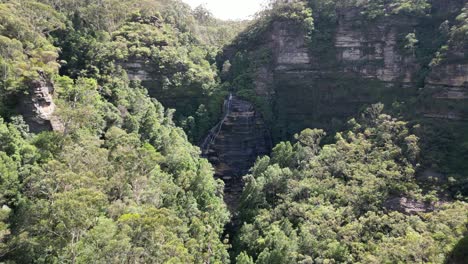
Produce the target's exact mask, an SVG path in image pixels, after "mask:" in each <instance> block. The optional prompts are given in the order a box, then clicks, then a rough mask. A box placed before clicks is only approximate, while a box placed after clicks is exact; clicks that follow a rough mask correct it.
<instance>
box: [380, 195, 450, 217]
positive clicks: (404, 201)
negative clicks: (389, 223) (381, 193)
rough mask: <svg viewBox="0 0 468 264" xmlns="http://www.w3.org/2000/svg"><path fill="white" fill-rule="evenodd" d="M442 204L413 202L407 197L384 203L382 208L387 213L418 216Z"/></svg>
mask: <svg viewBox="0 0 468 264" xmlns="http://www.w3.org/2000/svg"><path fill="white" fill-rule="evenodd" d="M442 204H443V203H442V202H437V203H431V202H421V201H417V200H413V199H410V198H407V197H394V198H391V199H388V200H387V201H385V202H384V205H383V206H384V208H385V209H386V210H389V211H398V212H400V213H403V214H409V215H412V214H418V213H427V212H432V211H434V210H435V209H436V207H437V206H440V205H442Z"/></svg>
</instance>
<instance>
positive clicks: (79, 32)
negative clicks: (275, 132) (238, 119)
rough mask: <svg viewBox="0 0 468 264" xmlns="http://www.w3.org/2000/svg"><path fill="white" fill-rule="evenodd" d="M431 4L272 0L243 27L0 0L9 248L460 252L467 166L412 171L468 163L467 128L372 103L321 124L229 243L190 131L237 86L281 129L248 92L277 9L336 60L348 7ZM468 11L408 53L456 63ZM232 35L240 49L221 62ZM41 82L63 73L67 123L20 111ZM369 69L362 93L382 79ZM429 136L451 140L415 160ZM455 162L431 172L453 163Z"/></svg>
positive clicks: (110, 256) (45, 257)
mask: <svg viewBox="0 0 468 264" xmlns="http://www.w3.org/2000/svg"><path fill="white" fill-rule="evenodd" d="M430 3H431V1H426V0H378V1H354V0H342V1H337V0H308V1H293V2H292V3H285V1H271V3H270V6H269V8H268V9H266V10H264V11H262V12H260V13H259V14H258V17H257V19H256V20H255V22H253V23H250V24H249V25H248V26H247V24H246V22H244V21H221V20H218V19H216V18H214V17H213V15H212V14H210V13H209V11H207V10H206V9H205V8H204V7H202V6H201V7H198V8H196V9H195V10H191V9H190V7H189V6H188V5H186V4H184V3H183V2H182V1H180V0H128V1H121V0H87V1H81V0H2V1H0V262H1V263H4V262H5V263H177V264H178V263H229V262H230V261H232V260H234V261H235V262H236V263H245V264H247V263H249V264H250V263H414V262H417V263H419V262H431V263H442V262H444V261H445V260H450V259H451V260H459V259H463V257H464V256H465V255H466V253H465V252H464V251H465V249H466V244H467V242H466V234H467V222H466V220H467V215H466V212H467V210H468V207H467V205H466V204H465V203H463V202H461V201H457V202H454V201H453V200H450V199H453V198H455V199H458V200H464V199H466V197H465V194H466V193H467V192H468V191H467V190H468V187H467V186H468V180H466V178H465V177H463V175H462V174H463V173H464V172H463V173H461V172H460V173H458V174H456V175H450V174H449V175H450V177H448V180H447V181H444V184H443V185H441V184H440V183H439V182H438V181H437V180H438V179H434V183H428V182H426V185H423V184H421V182H418V181H417V180H416V179H415V175H416V172H417V171H418V169H420V168H421V166H425V167H429V165H428V163H429V164H430V163H435V164H442V163H443V162H444V161H447V160H449V161H450V164H445V165H446V166H445V167H451V168H452V167H456V168H458V171H462V170H464V169H465V168H466V166H467V165H466V164H465V163H464V160H462V161H460V158H459V157H455V156H464V155H465V156H466V154H467V150H468V148H467V146H466V145H464V144H460V145H461V146H453V142H454V141H456V139H457V138H460V137H465V138H466V135H462V134H463V131H465V130H464V129H465V128H463V126H464V125H460V127H462V128H463V129H460V130H459V131H456V130H457V127H455V126H453V127H452V129H450V131H449V129H446V128H445V127H443V124H441V126H440V130H439V131H435V130H430V129H427V130H425V126H423V127H422V128H421V127H420V126H413V127H412V126H410V125H409V124H407V123H406V122H403V121H400V120H398V119H395V118H392V117H391V116H389V115H386V114H383V113H382V108H383V106H382V105H380V104H379V105H374V106H373V107H371V108H369V109H368V110H367V111H365V112H364V114H363V116H362V118H360V119H357V120H356V119H352V120H350V121H349V122H348V123H347V126H348V130H347V131H345V132H341V133H337V134H336V135H335V137H334V140H333V139H332V137H330V136H328V137H327V138H326V140H327V144H323V141H324V138H325V137H326V133H325V132H324V131H322V130H318V129H313V130H312V129H307V130H304V131H303V132H301V133H300V134H297V135H296V136H295V139H296V142H295V143H290V142H281V143H279V144H278V145H277V146H276V147H275V148H274V149H273V151H272V155H271V157H262V158H259V159H258V161H257V162H256V164H255V166H254V167H253V168H252V170H251V174H249V175H247V176H246V177H245V182H246V186H245V189H244V192H243V195H242V204H241V206H240V211H239V215H240V220H241V221H242V223H243V224H242V226H241V229H240V231H239V233H238V236H237V237H236V240H235V241H234V242H233V245H232V248H233V250H232V251H233V253H234V254H231V256H229V254H228V249H229V248H231V246H230V245H228V244H227V241H224V239H223V233H224V232H225V231H224V226H225V225H226V223H227V222H228V221H229V213H228V211H227V209H226V205H225V204H224V202H223V189H224V184H223V182H222V181H220V180H215V179H214V178H213V174H214V173H213V168H212V166H211V165H210V164H209V163H208V161H207V160H206V159H202V158H201V157H200V150H199V148H197V147H195V146H193V145H192V144H191V143H190V142H192V143H198V142H199V141H200V139H201V138H202V137H203V136H204V135H205V134H206V131H207V130H208V129H209V128H210V127H211V126H212V125H213V124H214V123H216V122H217V120H218V118H219V115H220V111H221V105H222V100H223V98H224V97H225V96H226V95H227V94H228V93H229V92H236V93H237V94H236V95H237V96H239V97H243V98H246V99H248V100H251V101H253V102H255V104H256V105H257V106H258V107H259V109H260V110H261V111H262V112H263V114H264V118H265V119H266V121H267V124H268V125H270V126H271V127H273V125H274V124H273V123H274V120H275V119H274V117H273V115H274V114H275V112H273V111H272V110H271V108H269V107H270V105H269V104H270V103H271V102H270V101H268V98H266V97H259V96H257V95H256V94H255V92H254V88H255V86H254V76H253V73H254V71H255V69H257V67H259V66H261V65H269V64H270V63H271V60H272V51H271V50H269V49H268V48H263V49H261V50H258V51H257V52H256V53H252V52H251V48H252V47H255V45H258V44H262V43H263V42H264V41H265V39H264V38H262V36H263V34H264V33H265V32H267V31H268V30H270V29H272V28H274V27H275V23H276V22H278V21H280V22H285V23H286V24H288V25H290V26H291V28H292V29H295V30H297V31H300V32H302V33H304V34H306V35H307V42H308V43H307V44H308V45H309V46H310V47H315V48H316V52H317V53H320V54H319V55H320V56H319V57H320V58H321V59H327V58H330V57H329V55H330V54H331V53H330V49H329V48H327V45H328V44H329V41H331V40H332V38H333V34H332V33H333V30H334V29H335V26H336V22H337V16H338V10H339V9H340V8H342V7H350V6H352V7H357V8H360V10H361V11H362V12H361V13H359V16H362V17H363V18H365V19H367V21H369V22H372V21H373V20H376V19H385V17H389V16H414V17H417V18H418V19H419V18H427V13H428V12H429V10H430V9H431V4H430ZM467 13H468V9H466V8H465V9H464V10H463V11H462V12H461V14H460V15H459V16H458V17H457V18H456V20H454V21H447V22H443V23H442V24H441V25H440V28H439V30H440V32H441V36H440V38H437V40H436V41H434V42H430V41H429V42H428V41H426V40H427V38H428V36H429V34H426V35H425V34H424V33H425V32H424V31H422V30H419V29H415V30H414V29H412V31H410V32H406V34H404V36H401V42H402V43H401V44H402V45H401V46H402V49H404V50H405V52H407V53H408V54H412V55H413V56H414V57H416V58H417V59H421V60H425V61H428V62H429V60H430V59H433V56H432V55H433V53H434V52H435V50H437V49H438V50H439V53H438V55H437V56H436V57H435V59H434V60H433V63H432V64H431V66H434V67H435V66H437V65H441V64H443V63H445V62H446V61H447V60H448V59H453V58H452V57H451V54H450V52H448V50H458V49H465V48H466V47H465V46H466V43H467V38H466V36H467V21H468V20H467ZM438 23H440V22H438ZM244 28H246V29H245V30H243V29H244ZM240 31H242V33H240V34H239V35H238V33H239V32H240ZM421 32H423V33H421ZM429 37H430V36H429ZM439 42H440V43H443V44H445V45H443V44H440V43H439ZM427 43H428V44H427ZM228 44H232V46H231V47H236V49H237V51H238V52H236V54H234V55H233V57H232V58H231V60H230V61H221V62H220V61H217V59H219V58H220V57H223V56H218V55H219V52H220V49H221V48H222V47H223V46H224V45H228ZM433 51H434V52H433ZM429 57H430V59H428V58H429ZM327 63H330V64H332V63H333V61H332V60H329V61H328V62H327ZM327 65H328V64H327ZM132 68H136V69H132ZM138 75H140V76H138ZM148 76H150V77H148ZM147 77H148V78H147ZM40 81H44V82H47V84H51V86H53V90H54V91H53V98H52V99H53V102H54V106H56V109H55V112H54V117H55V118H57V120H58V122H59V123H60V127H59V128H58V129H57V130H56V131H46V132H42V133H38V134H35V133H31V132H30V130H29V127H28V125H27V124H26V122H25V121H24V120H25V117H26V116H25V117H22V116H21V115H20V113H21V110H20V109H18V108H19V105H20V104H19V102H20V101H21V102H23V101H22V100H24V99H25V98H26V101H27V98H30V96H31V95H32V94H33V93H34V92H35V91H33V89H34V88H37V87H35V86H34V85H35V84H37V83H38V82H40ZM342 81H343V80H342ZM345 81H346V80H345ZM366 82H367V84H368V87H365V88H362V89H361V92H362V93H363V94H365V93H371V92H374V93H379V92H381V91H377V92H376V91H375V90H378V89H374V88H375V87H373V86H372V85H370V83H371V81H367V80H366ZM361 83H362V82H361ZM361 83H359V84H361ZM51 92H52V91H51ZM340 92H341V90H339V89H337V90H336V93H340ZM382 93H383V92H382ZM391 98H393V97H391ZM318 100H320V99H318ZM34 103H36V104H37V102H33V104H34ZM163 104H164V105H165V106H166V107H163ZM167 106H169V107H168V108H167ZM170 108H176V109H177V111H175V110H173V109H170ZM431 128H432V127H431ZM184 130H185V131H184ZM421 130H425V131H423V133H421ZM424 133H425V135H426V136H427V135H430V136H427V137H425V138H424V140H422V141H423V144H421V143H420V141H421V140H420V139H419V138H418V137H417V136H415V134H418V135H419V134H424ZM431 133H433V134H431ZM441 135H443V136H441ZM428 139H430V140H428ZM432 139H436V140H432ZM431 140H432V141H431ZM330 141H333V142H331V143H330ZM448 142H451V143H450V144H449V143H448ZM434 145H435V146H441V145H442V146H444V147H446V149H445V150H440V151H439V149H437V151H430V150H429V152H430V153H432V154H433V155H425V156H424V159H421V149H422V150H423V151H424V150H426V149H427V148H428V146H430V147H432V146H434ZM420 148H421V149H420ZM447 156H450V157H449V158H447ZM452 162H453V164H452ZM462 163H463V164H462ZM437 166H439V165H437ZM434 167H435V166H434ZM445 167H444V166H442V165H440V166H439V167H436V169H438V170H439V171H442V172H444V173H445V172H447V173H451V170H450V169H446V170H445V171H444V169H445ZM440 197H444V198H447V199H446V200H445V199H441V198H440ZM395 203H397V204H396V205H395ZM402 203H403V204H402ZM395 206H396V207H402V208H395ZM403 207H405V208H406V209H407V210H409V211H410V212H404V210H403V209H404V208H403ZM463 236H465V238H463ZM229 242H232V241H229ZM233 256H234V258H232V257H233Z"/></svg>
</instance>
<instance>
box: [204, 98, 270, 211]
mask: <svg viewBox="0 0 468 264" xmlns="http://www.w3.org/2000/svg"><path fill="white" fill-rule="evenodd" d="M225 104H226V105H228V106H227V107H226V108H225V109H226V113H225V117H224V119H223V120H222V121H221V122H220V123H219V125H217V126H216V127H215V128H214V129H213V133H212V134H210V135H209V136H208V138H207V139H205V141H207V142H206V143H205V144H202V149H203V152H204V155H205V156H206V157H207V158H208V160H209V161H210V162H211V163H212V164H213V166H214V167H215V172H216V173H215V176H216V177H217V178H221V179H222V180H223V181H224V183H225V201H226V203H227V204H228V205H229V206H230V207H231V210H235V208H236V207H237V205H238V202H239V198H240V194H241V192H242V187H243V184H242V176H243V175H245V174H246V173H247V172H248V171H249V168H250V167H251V166H252V165H253V164H254V162H255V160H256V159H257V157H259V156H263V155H266V154H268V153H269V151H270V149H271V139H270V135H269V131H268V130H267V129H266V127H265V123H264V121H263V118H262V117H261V115H260V113H259V112H258V111H256V110H255V108H254V106H253V105H252V103H250V102H248V101H245V100H241V99H239V98H237V97H235V96H233V97H231V98H230V99H227V100H226V103H225Z"/></svg>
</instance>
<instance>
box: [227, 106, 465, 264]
mask: <svg viewBox="0 0 468 264" xmlns="http://www.w3.org/2000/svg"><path fill="white" fill-rule="evenodd" d="M381 111H382V105H374V106H372V107H371V108H369V109H367V110H366V111H365V112H364V114H363V116H362V118H360V119H359V120H355V119H352V120H350V121H349V122H348V126H349V127H350V129H349V130H348V131H344V132H340V133H337V134H336V135H335V143H333V144H328V145H324V146H321V144H320V141H321V139H322V138H323V136H324V135H325V133H324V132H323V131H322V130H317V129H315V130H311V129H307V130H304V131H303V132H301V133H300V134H298V135H296V137H295V138H296V140H297V142H296V143H295V144H291V143H290V142H281V143H280V144H278V145H277V146H276V147H275V148H274V149H273V153H272V155H271V158H269V157H263V158H260V159H258V160H257V162H256V164H255V166H254V167H253V168H252V173H251V174H250V175H247V176H246V177H245V181H246V186H245V188H244V193H243V196H242V197H243V198H242V199H243V200H242V204H241V218H242V221H243V222H244V224H243V226H242V228H241V230H240V234H239V237H238V240H237V244H236V246H237V250H238V251H239V252H241V253H240V254H239V256H238V257H237V260H238V263H254V262H255V263H443V262H444V261H445V260H446V256H448V254H449V253H450V252H451V250H453V248H454V246H455V244H456V243H457V242H458V241H459V240H460V239H462V238H463V236H464V234H466V232H467V227H466V221H467V214H466V212H467V210H468V207H467V205H466V204H464V203H446V202H438V199H437V194H436V193H435V192H429V193H423V192H422V190H421V188H420V187H419V186H418V184H417V183H416V180H415V177H414V174H415V170H416V169H417V166H418V165H417V163H416V162H417V160H418V157H419V146H418V145H419V144H418V141H419V140H418V138H417V137H416V136H415V135H414V134H411V133H410V131H409V128H408V125H407V123H405V122H403V121H400V120H397V119H394V118H392V117H391V116H389V115H386V114H383V113H382V112H381ZM401 199H404V201H405V202H402V200H401ZM395 200H396V201H398V202H399V203H400V204H398V202H397V206H396V208H399V210H398V211H394V210H395V209H396V208H391V201H395ZM432 210H435V211H433V212H432ZM405 211H406V212H405ZM409 212H410V213H411V214H408V213H409Z"/></svg>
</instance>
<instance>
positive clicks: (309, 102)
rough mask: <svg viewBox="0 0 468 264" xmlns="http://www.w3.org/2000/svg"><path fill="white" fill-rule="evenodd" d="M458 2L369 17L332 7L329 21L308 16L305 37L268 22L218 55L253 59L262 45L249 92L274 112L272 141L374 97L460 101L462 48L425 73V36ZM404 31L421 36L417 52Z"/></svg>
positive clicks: (429, 43)
mask: <svg viewBox="0 0 468 264" xmlns="http://www.w3.org/2000/svg"><path fill="white" fill-rule="evenodd" d="M461 5H462V1H447V3H445V4H440V3H439V5H434V7H433V10H432V13H431V15H430V18H428V17H423V18H419V17H417V16H406V15H392V16H388V17H382V18H377V19H375V20H372V21H369V20H368V18H366V17H365V16H363V15H362V9H360V8H357V7H347V8H338V9H337V10H336V20H335V21H334V23H332V24H330V23H324V22H323V21H321V20H320V17H319V19H316V30H315V31H314V32H313V33H312V34H311V39H309V37H308V32H307V31H306V30H305V29H303V28H301V27H300V25H297V24H294V23H291V22H289V21H273V22H272V24H271V25H270V26H269V28H268V30H265V31H264V32H263V33H262V34H261V35H260V36H259V37H258V44H257V45H254V46H250V47H247V48H245V49H244V47H241V49H239V46H236V45H234V46H231V47H228V48H227V49H226V52H225V56H224V57H223V60H236V58H235V57H236V54H238V52H246V53H247V54H248V57H250V58H253V61H259V60H261V59H262V56H264V55H263V53H264V52H265V51H269V52H270V54H269V57H268V63H251V65H254V66H253V67H252V68H253V69H251V70H252V72H254V74H253V82H254V90H255V93H256V95H257V96H261V97H264V98H266V99H267V101H268V102H269V104H270V107H269V108H270V109H269V110H270V111H272V112H273V115H272V116H274V117H275V118H274V120H273V121H272V122H271V123H272V129H273V134H274V136H275V139H276V140H279V139H284V138H290V137H291V136H292V135H293V134H294V133H296V132H297V131H300V130H301V129H303V128H305V127H309V126H314V127H325V128H329V127H331V126H332V121H336V122H337V123H339V121H344V120H346V119H347V118H348V117H349V116H351V115H353V114H356V112H357V111H358V110H359V109H361V108H362V106H363V105H364V104H366V103H367V104H368V103H372V102H376V101H379V100H380V101H383V102H385V103H387V104H391V103H393V102H394V101H405V102H409V101H411V100H409V99H412V100H416V98H418V97H419V96H420V95H421V94H422V92H429V93H431V96H432V97H433V98H434V99H441V98H443V99H456V100H464V99H466V96H465V94H464V91H463V89H464V88H466V83H467V79H466V78H467V77H466V76H467V75H468V74H467V64H466V59H464V58H465V56H466V55H465V53H466V52H465V50H463V49H461V50H458V51H456V52H452V54H453V55H454V56H457V57H458V58H459V60H458V62H457V63H444V64H442V65H439V66H436V67H433V68H432V69H431V71H430V74H429V75H428V76H427V78H426V75H427V74H426V73H427V71H428V65H427V64H428V63H429V62H430V60H429V61H428V60H427V57H430V56H434V55H435V54H433V53H431V49H432V50H433V51H434V53H435V51H436V50H437V49H436V47H437V43H433V42H436V41H435V39H436V38H435V37H434V36H437V35H438V34H440V33H439V31H438V27H439V25H440V24H441V23H442V22H443V21H445V20H450V21H451V22H452V23H454V22H453V20H454V18H455V17H456V14H458V13H459V12H460V9H461ZM454 10H456V11H454ZM411 33H416V37H420V38H421V39H420V40H418V42H420V45H419V47H420V48H421V49H423V51H421V52H419V51H415V50H413V51H412V50H408V49H405V48H404V46H405V41H406V37H407V36H408V34H411ZM422 52H425V53H431V54H429V55H428V54H420V53H422ZM424 80H426V81H425V82H424ZM424 83H426V86H424ZM423 87H424V89H420V88H423ZM429 104H431V103H429ZM413 110H415V111H414V112H418V111H423V112H424V113H425V114H426V116H431V117H438V118H452V117H453V116H456V119H465V118H466V117H465V116H464V113H461V112H457V113H448V112H439V113H438V110H437V109H422V110H421V109H413ZM441 111H442V110H441Z"/></svg>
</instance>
